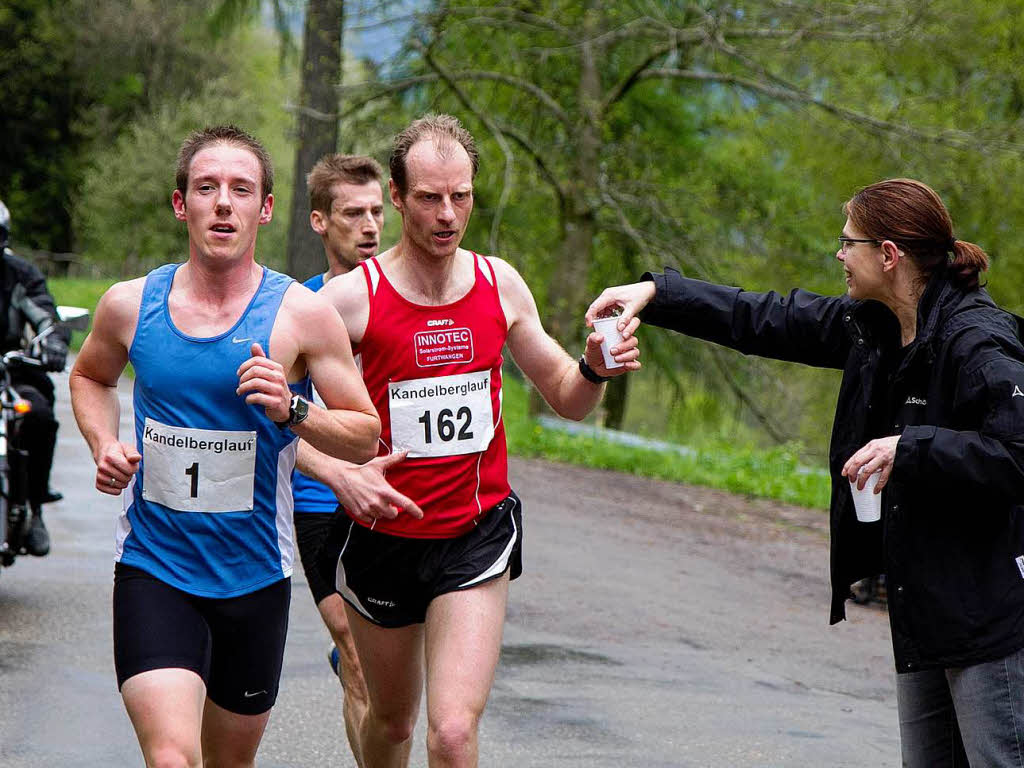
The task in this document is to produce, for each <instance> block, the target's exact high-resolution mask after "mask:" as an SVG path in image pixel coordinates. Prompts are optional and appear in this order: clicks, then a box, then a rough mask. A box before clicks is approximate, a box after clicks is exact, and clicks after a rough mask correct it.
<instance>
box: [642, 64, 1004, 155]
mask: <svg viewBox="0 0 1024 768" xmlns="http://www.w3.org/2000/svg"><path fill="white" fill-rule="evenodd" d="M655 78H667V79H679V80H694V81H698V82H710V83H724V84H727V85H735V86H737V87H739V88H744V89H746V90H748V91H753V92H755V93H760V94H763V95H765V96H768V97H770V98H772V99H777V100H779V101H790V102H796V103H799V104H810V105H812V106H815V107H817V108H818V109H821V110H822V111H824V112H828V113H829V114H832V115H835V116H836V117H841V118H843V119H844V120H848V121H849V122H851V123H856V124H858V125H862V126H864V127H866V128H868V129H870V130H873V131H875V132H878V133H885V134H895V135H899V136H905V137H907V138H911V139H917V140H919V141H927V142H930V143H932V144H940V145H943V146H948V147H953V148H956V149H976V148H977V146H978V143H979V138H978V137H977V136H975V135H972V134H970V133H968V132H966V131H944V132H942V133H927V132H925V131H921V130H918V129H917V128H913V127H911V126H909V125H906V124H904V123H893V122H890V121H888V120H881V119H879V118H876V117H872V116H871V115H865V114H863V113H861V112H857V111H855V110H852V109H847V108H846V107H840V106H838V105H836V104H833V103H831V102H828V101H825V100H824V99H821V98H818V97H817V96H813V95H812V94H810V93H807V92H806V91H803V90H800V89H797V88H795V87H792V86H786V85H776V86H773V85H768V84H767V83H764V82H759V81H757V80H751V79H749V78H745V77H739V76H737V75H729V74H725V73H722V72H706V71H700V70H691V69H648V70H646V71H644V72H641V73H640V74H639V75H638V76H637V79H639V80H649V79H655ZM985 143H986V144H987V145H988V146H989V147H991V148H993V149H998V150H1001V151H1004V152H1011V153H1014V154H1022V153H1024V146H1022V145H1020V144H1014V143H1010V142H1005V141H991V140H989V141H986V142H985Z"/></svg>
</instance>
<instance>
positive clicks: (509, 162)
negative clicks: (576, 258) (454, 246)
mask: <svg viewBox="0 0 1024 768" xmlns="http://www.w3.org/2000/svg"><path fill="white" fill-rule="evenodd" d="M417 45H418V47H420V50H421V52H422V54H423V60H424V61H425V62H426V63H427V66H429V67H430V68H431V69H433V70H434V71H435V72H436V73H437V75H438V77H440V79H441V81H442V82H443V83H444V84H445V85H447V86H448V88H449V89H450V90H451V91H452V93H454V94H455V97H456V98H457V99H458V100H459V101H460V102H462V105H463V106H464V107H465V108H466V109H468V110H469V111H470V112H472V113H473V114H474V115H476V117H477V119H478V120H479V121H480V122H481V123H483V124H484V126H485V127H486V128H487V130H488V132H490V134H491V136H492V137H493V138H494V140H495V142H497V144H498V147H499V148H500V149H501V152H502V154H503V155H504V156H505V173H504V178H503V180H502V185H501V194H500V195H498V204H497V206H495V209H494V217H493V218H492V219H491V231H490V237H489V239H488V247H489V248H490V252H491V253H493V254H497V253H498V230H499V229H500V227H501V219H502V217H503V215H504V213H505V208H507V207H508V201H509V197H510V196H511V193H512V185H513V173H512V171H513V167H514V165H515V155H514V154H513V153H512V149H511V147H509V145H508V142H507V141H506V140H505V136H504V134H503V133H502V132H501V128H499V127H498V125H497V124H496V123H495V122H494V121H493V120H492V119H491V118H490V117H489V116H488V115H487V113H486V112H484V111H483V110H481V109H479V108H478V107H477V106H476V105H475V104H474V103H473V101H472V100H471V99H470V98H469V95H468V94H467V93H466V92H465V91H464V90H463V89H462V87H461V86H460V85H459V84H458V83H456V82H455V80H454V78H453V77H452V75H451V74H450V73H449V72H448V71H447V70H446V69H445V68H444V67H442V66H441V65H440V64H439V63H438V62H437V60H436V59H435V58H434V54H433V53H432V52H431V51H430V50H429V49H427V48H426V47H423V46H420V45H419V44H417Z"/></svg>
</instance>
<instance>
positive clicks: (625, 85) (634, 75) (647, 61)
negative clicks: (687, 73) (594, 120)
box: [597, 40, 678, 118]
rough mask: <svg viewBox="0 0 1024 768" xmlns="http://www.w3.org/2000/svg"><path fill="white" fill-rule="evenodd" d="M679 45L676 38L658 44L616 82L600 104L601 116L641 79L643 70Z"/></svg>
mask: <svg viewBox="0 0 1024 768" xmlns="http://www.w3.org/2000/svg"><path fill="white" fill-rule="evenodd" d="M677 47H678V43H677V41H676V40H672V41H670V42H668V43H665V44H664V45H661V46H658V47H657V48H655V49H654V50H653V51H651V52H650V53H649V54H648V55H647V56H645V57H644V59H643V61H641V62H640V63H639V64H637V65H636V66H635V67H634V68H633V69H632V71H631V72H630V73H629V74H627V75H626V76H625V77H624V78H622V79H621V80H620V81H619V82H618V84H616V85H615V86H614V87H613V88H612V89H611V90H610V91H608V93H607V94H606V95H605V97H604V99H602V100H601V104H600V105H599V106H598V109H597V115H598V117H599V118H603V117H604V116H605V114H607V112H608V110H609V109H610V108H611V107H612V105H613V104H615V103H616V102H618V101H619V100H620V99H621V98H622V97H623V96H625V95H626V94H627V93H628V92H629V90H630V89H631V88H632V87H633V86H634V85H636V84H637V83H638V82H639V81H640V76H641V75H642V74H643V72H644V71H645V70H647V69H649V68H650V66H651V65H652V64H653V63H654V62H655V61H657V60H658V59H659V58H661V57H662V56H664V55H666V54H668V53H671V52H672V51H674V50H675V49H676V48H677Z"/></svg>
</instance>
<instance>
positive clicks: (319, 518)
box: [292, 154, 401, 765]
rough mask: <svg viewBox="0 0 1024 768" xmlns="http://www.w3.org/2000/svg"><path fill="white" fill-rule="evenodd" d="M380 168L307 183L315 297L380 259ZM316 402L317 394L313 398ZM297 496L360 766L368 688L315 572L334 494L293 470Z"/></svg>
mask: <svg viewBox="0 0 1024 768" xmlns="http://www.w3.org/2000/svg"><path fill="white" fill-rule="evenodd" d="M383 175H384V171H383V169H382V168H381V167H380V164H379V163H378V162H377V161H376V160H374V159H373V158H372V157H365V156H359V155H338V154H332V155H326V156H324V157H322V158H321V159H320V160H319V161H317V163H316V165H314V166H313V169H312V170H311V171H310V172H309V175H308V176H307V177H306V186H307V188H308V189H309V207H310V211H309V225H310V227H312V229H313V231H314V232H316V233H317V234H318V235H320V239H321V240H322V242H323V246H324V255H325V257H326V258H327V271H326V272H320V273H318V274H316V275H313V277H311V278H310V279H309V280H307V281H306V282H305V283H303V285H305V286H306V287H307V288H309V289H310V290H312V291H319V290H320V289H321V288H323V287H324V284H325V283H327V282H328V281H329V280H331V279H332V278H335V277H338V276H339V275H343V274H346V273H347V272H349V271H351V270H352V269H354V268H355V267H356V266H357V265H358V264H359V263H360V262H361V261H364V260H365V259H368V258H371V257H372V256H375V255H376V254H377V249H378V247H379V246H380V236H381V230H382V229H383V227H384V197H383V193H382V191H381V181H382V177H383ZM310 397H312V398H313V400H314V401H316V400H317V393H316V392H315V391H313V392H311V393H310ZM400 458H401V457H400V456H397V455H396V456H386V457H381V458H376V459H374V460H373V461H372V462H371V463H372V464H377V465H380V466H381V468H382V469H386V468H387V466H389V465H390V464H393V463H395V462H396V461H398V460H400ZM292 485H293V488H294V494H295V543H296V546H297V548H298V550H299V555H300V556H301V558H302V564H303V568H304V569H305V572H306V581H307V583H308V584H309V589H310V592H312V594H313V601H314V602H315V603H316V607H317V610H318V611H319V612H320V616H321V618H322V619H323V621H324V624H325V625H326V626H327V629H328V631H329V632H330V633H331V638H332V639H333V641H334V644H333V645H332V646H331V648H330V649H329V651H328V654H329V655H328V658H329V660H330V662H331V666H332V667H333V668H334V670H335V672H336V674H337V675H338V678H339V680H341V683H342V690H343V693H342V696H343V706H342V713H343V716H344V719H345V732H346V734H347V736H348V741H349V745H350V747H351V749H352V754H353V755H354V756H355V759H356V763H357V764H359V765H362V762H361V757H360V753H359V746H358V735H357V729H358V726H359V722H360V720H361V719H362V717H363V715H364V714H365V712H366V683H365V682H364V680H363V672H362V669H361V668H360V666H359V657H358V656H357V655H356V648H355V644H354V643H353V641H352V633H351V631H350V630H349V626H348V620H347V619H346V617H345V601H344V600H342V598H341V595H339V594H338V593H337V592H336V591H335V589H334V583H333V581H328V580H325V579H324V578H323V577H322V576H321V575H320V571H319V570H318V569H317V568H316V567H314V564H315V563H316V558H317V554H318V553H319V550H320V547H321V545H322V543H323V541H324V539H325V537H326V536H327V534H328V532H329V531H330V529H331V527H332V525H333V524H334V521H335V519H336V517H337V515H344V513H343V512H340V511H339V510H338V500H337V498H335V496H334V492H333V491H332V490H331V489H330V488H328V487H327V486H326V485H324V484H323V483H320V482H317V481H316V480H313V479H311V478H309V477H306V475H304V474H302V473H301V472H299V471H298V470H296V472H295V475H294V477H293V482H292Z"/></svg>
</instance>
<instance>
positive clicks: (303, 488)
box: [292, 272, 338, 512]
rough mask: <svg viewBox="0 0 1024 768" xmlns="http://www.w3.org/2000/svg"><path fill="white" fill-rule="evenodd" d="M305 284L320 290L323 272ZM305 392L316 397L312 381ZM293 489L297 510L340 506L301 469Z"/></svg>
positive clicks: (329, 510) (310, 397) (322, 509)
mask: <svg viewBox="0 0 1024 768" xmlns="http://www.w3.org/2000/svg"><path fill="white" fill-rule="evenodd" d="M303 285H304V286H306V287H307V288H309V290H311V291H313V292H316V291H319V290H320V289H321V288H323V287H324V275H323V272H321V273H320V274H318V275H313V276H312V277H311V278H309V280H307V281H306V282H304V283H303ZM304 394H305V397H306V398H307V399H309V400H313V399H316V398H315V395H314V393H313V385H312V383H311V384H310V385H309V390H308V391H307V392H306V393H304ZM318 404H319V402H318ZM292 489H293V491H294V494H295V511H296V512H333V511H334V510H335V509H337V508H338V499H337V498H335V496H334V493H333V492H332V491H331V489H330V488H328V487H327V486H326V485H324V484H323V483H321V482H318V481H316V480H314V479H312V478H311V477H307V476H306V475H304V474H302V473H301V472H299V470H295V473H294V474H293V475H292Z"/></svg>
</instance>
